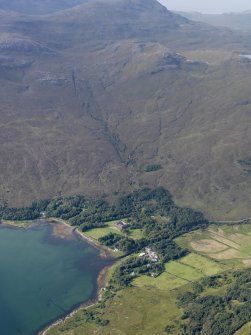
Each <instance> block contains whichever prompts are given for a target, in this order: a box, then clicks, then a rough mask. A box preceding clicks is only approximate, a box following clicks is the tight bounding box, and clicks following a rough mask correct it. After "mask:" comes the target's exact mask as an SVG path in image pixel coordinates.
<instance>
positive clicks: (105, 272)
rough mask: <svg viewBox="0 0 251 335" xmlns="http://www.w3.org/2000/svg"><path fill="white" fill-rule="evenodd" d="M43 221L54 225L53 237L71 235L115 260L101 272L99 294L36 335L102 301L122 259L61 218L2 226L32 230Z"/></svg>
mask: <svg viewBox="0 0 251 335" xmlns="http://www.w3.org/2000/svg"><path fill="white" fill-rule="evenodd" d="M43 221H45V222H46V223H47V224H50V225H52V228H53V231H52V236H54V237H58V238H62V239H66V238H69V236H70V235H72V236H75V237H76V238H79V239H80V240H82V241H83V242H86V243H88V244H89V245H91V246H93V247H94V248H96V249H98V250H99V252H100V257H102V258H106V259H108V260H111V261H112V260H113V262H112V264H111V265H107V266H105V267H104V268H103V269H102V270H101V272H100V273H99V276H98V278H97V292H96V294H95V297H94V298H92V299H89V300H87V301H86V302H84V303H81V304H80V305H78V306H75V307H73V309H72V310H71V311H69V313H67V314H66V315H64V316H62V317H60V318H59V319H56V320H55V321H53V322H52V323H48V325H45V327H43V328H42V329H40V330H39V331H38V332H37V333H36V335H46V334H47V332H48V331H49V330H50V329H51V328H53V327H55V326H57V325H59V324H61V323H64V322H65V321H66V320H68V319H69V318H71V317H73V316H74V315H75V314H76V313H78V312H79V311H80V310H83V309H88V308H90V307H92V306H95V305H96V304H97V303H98V302H99V301H100V299H101V297H102V292H103V290H104V289H105V287H106V285H107V281H108V272H109V270H110V268H111V267H112V266H114V264H115V263H116V261H117V260H119V259H120V257H116V256H115V255H114V254H113V252H112V250H109V249H108V248H105V247H103V246H102V245H101V244H99V243H98V241H95V240H93V239H92V238H90V237H88V236H86V235H84V234H83V233H82V232H81V231H79V229H78V227H72V226H71V225H70V224H68V223H67V222H66V221H64V220H62V219H60V218H53V217H50V218H41V219H37V220H33V221H32V222H31V224H30V225H28V226H26V227H22V226H21V225H18V224H15V222H14V221H13V223H12V222H11V223H4V221H0V226H2V227H6V228H9V229H24V230H28V229H32V228H33V227H34V226H36V225H39V224H42V222H43ZM53 225H63V226H65V227H67V229H68V231H64V230H60V229H59V230H57V229H55V226H54V227H53Z"/></svg>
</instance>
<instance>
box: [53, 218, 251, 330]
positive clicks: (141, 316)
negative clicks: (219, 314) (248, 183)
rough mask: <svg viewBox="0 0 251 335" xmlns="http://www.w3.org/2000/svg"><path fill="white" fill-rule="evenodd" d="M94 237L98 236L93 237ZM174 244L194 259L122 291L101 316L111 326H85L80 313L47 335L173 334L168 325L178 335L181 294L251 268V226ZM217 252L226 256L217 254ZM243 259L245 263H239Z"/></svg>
mask: <svg viewBox="0 0 251 335" xmlns="http://www.w3.org/2000/svg"><path fill="white" fill-rule="evenodd" d="M108 229H114V228H112V223H110V224H109V227H108V228H105V230H103V231H102V229H101V232H102V233H105V232H107V231H108ZM98 230H100V229H97V231H98ZM91 233H92V236H94V235H93V231H91ZM137 233H138V232H137ZM99 236H100V235H99ZM176 242H177V243H178V244H180V245H182V246H183V247H186V248H189V249H190V251H191V253H189V254H188V255H187V256H185V257H183V258H181V259H179V260H178V261H171V262H169V263H167V264H166V265H165V271H164V272H163V273H162V274H161V275H160V276H158V277H157V278H153V277H148V276H144V275H143V276H140V277H138V278H136V279H135V280H134V281H133V287H129V288H125V289H122V290H120V291H118V292H117V293H116V295H115V296H114V297H113V298H112V299H110V300H109V301H108V303H107V305H106V307H105V308H104V309H103V310H102V313H103V314H102V318H104V319H108V320H109V321H110V322H109V324H108V325H107V326H105V327H101V326H98V325H96V324H95V323H94V322H86V321H85V319H84V317H83V312H81V311H80V312H78V313H77V314H76V315H75V316H74V317H73V318H71V319H68V320H67V321H66V322H65V323H64V324H63V325H58V326H56V327H55V328H53V329H52V330H50V331H49V332H48V335H83V334H84V335H93V334H97V335H166V334H169V333H168V332H165V331H164V329H165V326H167V325H168V326H170V327H171V328H170V329H173V330H172V332H170V334H172V335H180V334H181V328H180V322H181V315H182V309H181V308H179V307H178V306H177V305H176V297H177V296H178V295H179V294H180V293H182V292H187V291H190V290H191V288H192V285H193V283H195V282H199V281H200V280H201V279H203V278H206V277H207V276H213V275H216V274H220V273H222V275H223V278H224V275H225V273H228V276H229V274H230V277H231V271H234V270H236V269H238V268H245V266H251V263H250V264H249V263H248V262H249V260H250V258H249V250H250V245H251V225H245V226H239V225H236V226H220V227H218V226H216V225H212V226H210V228H209V229H207V230H198V231H195V232H193V233H190V234H186V235H184V236H182V237H180V238H178V239H177V240H176ZM192 246H194V248H193V247H192ZM214 247H215V248H216V249H215V248H214ZM195 248H202V250H204V251H203V252H201V251H198V250H195ZM217 248H218V249H220V250H221V249H222V250H223V251H222V250H221V251H217ZM206 251H207V252H206ZM224 255H225V257H227V259H225V258H224V257H223V256H224ZM240 255H241V257H242V258H238V257H239V256H240ZM236 257H237V258H236ZM245 262H246V263H245ZM226 271H227V272H226ZM112 272H113V270H111V271H110V274H111V273H112ZM230 277H229V278H230ZM227 288H228V283H227V282H226V283H225V282H224V280H223V285H222V286H221V287H219V288H213V287H208V288H205V289H204V291H203V293H201V294H202V296H207V295H218V294H222V293H224V292H225V291H226V290H227ZM173 326H174V328H173ZM250 327H251V326H250V324H247V325H246V326H244V327H243V329H241V330H240V331H239V332H238V333H237V334H238V335H249V334H250V333H251V332H250V329H251V328H250ZM237 334H236V335H237Z"/></svg>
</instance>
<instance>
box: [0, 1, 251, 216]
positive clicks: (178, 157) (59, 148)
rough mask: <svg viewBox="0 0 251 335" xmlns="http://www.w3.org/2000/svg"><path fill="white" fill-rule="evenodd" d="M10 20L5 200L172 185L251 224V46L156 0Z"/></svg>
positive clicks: (4, 85) (191, 202) (6, 18)
mask: <svg viewBox="0 0 251 335" xmlns="http://www.w3.org/2000/svg"><path fill="white" fill-rule="evenodd" d="M0 19H1V21H0V22H1V27H0V29H1V35H0V84H1V86H0V87H1V88H0V99H1V107H0V123H1V133H0V137H1V147H0V154H1V158H2V159H1V164H0V181H1V183H0V185H1V190H0V191H1V197H2V199H3V200H8V202H9V203H10V204H13V205H23V204H26V203H28V202H30V201H32V200H33V199H34V198H35V199H38V198H45V197H51V196H53V195H56V194H59V193H63V194H74V193H84V194H85V193H86V194H91V195H94V194H95V195H96V194H100V193H106V194H108V195H109V196H112V195H113V194H114V193H117V192H119V193H121V192H125V191H128V190H132V189H135V188H137V187H138V186H143V185H163V186H167V187H168V188H169V189H170V190H171V191H172V192H173V194H174V196H175V198H176V199H177V200H178V201H179V202H180V203H182V204H185V205H187V206H193V207H196V208H200V209H203V210H205V211H206V212H207V214H208V215H209V216H211V217H213V216H214V217H220V216H225V215H227V216H229V217H238V216H245V215H249V214H250V213H249V211H250V209H249V207H250V206H249V198H248V194H250V188H251V179H250V174H249V173H248V170H247V166H246V165H245V164H246V163H245V162H248V159H249V157H250V156H251V153H250V143H251V139H250V132H249V131H248V130H249V125H250V112H249V111H250V93H249V87H250V82H251V63H250V60H248V59H246V58H241V57H240V56H238V53H239V52H243V53H248V52H249V50H251V46H250V42H251V41H250V37H248V36H243V37H242V36H241V35H240V34H237V33H236V34H235V33H232V32H229V31H228V30H225V29H223V30H220V29H217V28H212V27H210V26H208V25H203V24H200V23H193V22H190V21H189V20H188V19H185V18H183V17H181V16H179V15H176V14H173V13H171V12H170V11H168V10H166V9H165V8H164V7H163V6H161V5H160V4H159V3H157V2H156V1H154V0H147V1H146V0H144V1H143V0H117V1H116V0H99V1H96V0H95V1H92V2H86V3H84V4H81V5H80V6H78V7H74V8H70V9H67V10H65V11H62V12H58V13H55V14H50V15H46V16H38V17H37V16H25V15H21V14H18V13H11V14H7V15H6V12H2V13H0ZM240 162H242V163H240ZM243 162H244V163H243ZM247 164H248V163H247Z"/></svg>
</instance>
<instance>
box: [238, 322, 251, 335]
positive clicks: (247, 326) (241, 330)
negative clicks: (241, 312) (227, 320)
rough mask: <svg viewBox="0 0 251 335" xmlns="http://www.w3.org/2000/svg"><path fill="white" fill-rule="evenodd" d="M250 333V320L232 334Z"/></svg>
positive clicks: (246, 334) (244, 334) (248, 334)
mask: <svg viewBox="0 0 251 335" xmlns="http://www.w3.org/2000/svg"><path fill="white" fill-rule="evenodd" d="M250 334H251V322H249V323H247V324H246V325H245V326H243V327H242V328H241V329H240V330H239V331H238V332H236V333H235V334H234V335H250Z"/></svg>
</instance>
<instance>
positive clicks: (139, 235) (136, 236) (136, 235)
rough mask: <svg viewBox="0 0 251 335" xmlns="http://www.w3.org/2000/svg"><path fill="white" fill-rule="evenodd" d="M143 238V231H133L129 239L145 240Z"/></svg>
mask: <svg viewBox="0 0 251 335" xmlns="http://www.w3.org/2000/svg"><path fill="white" fill-rule="evenodd" d="M143 236H144V233H143V230H142V229H132V230H131V231H130V235H129V237H130V238H133V239H134V240H139V239H141V238H143Z"/></svg>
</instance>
